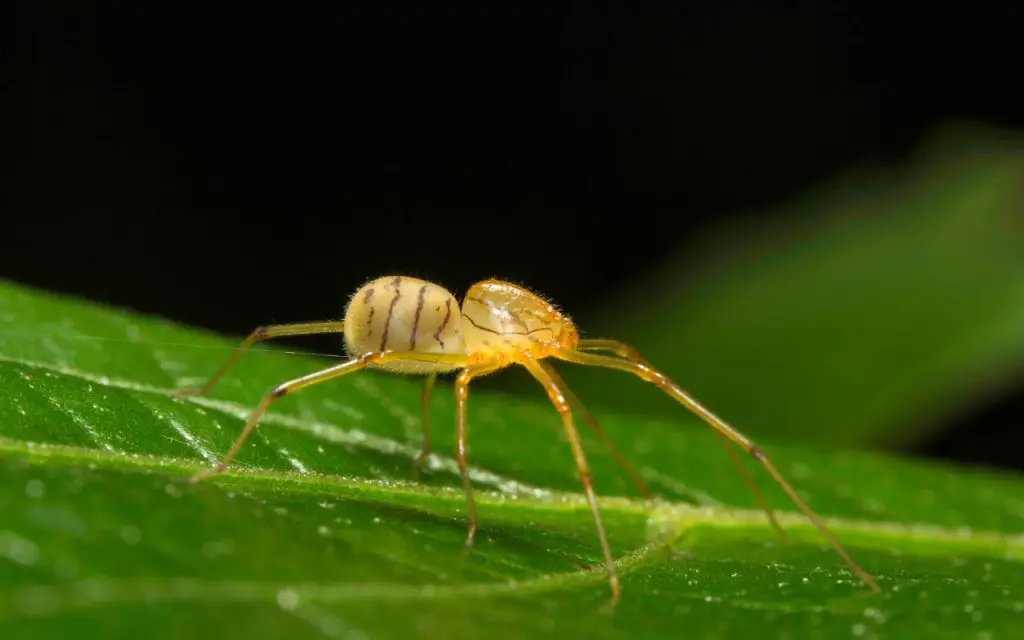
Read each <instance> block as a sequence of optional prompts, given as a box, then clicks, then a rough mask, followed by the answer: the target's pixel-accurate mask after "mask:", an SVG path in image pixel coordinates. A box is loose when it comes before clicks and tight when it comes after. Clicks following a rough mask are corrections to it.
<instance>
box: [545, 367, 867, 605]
mask: <svg viewBox="0 0 1024 640" xmlns="http://www.w3.org/2000/svg"><path fill="white" fill-rule="evenodd" d="M554 355H555V357H557V358H559V359H561V360H565V361H567V362H574V363H576V364H582V365H589V366H595V367H604V368H607V369H618V370H619V371H625V372H627V373H632V374H633V375H635V376H637V377H639V378H641V379H642V380H646V381H647V382H650V383H652V384H654V385H655V386H657V387H658V388H659V389H661V390H662V391H664V392H665V393H667V394H668V395H669V396H671V397H672V398H673V399H674V400H676V401H677V402H679V403H680V404H681V405H683V406H684V407H686V408H687V409H689V410H690V411H692V412H693V413H695V414H697V416H699V417H700V418H701V419H702V420H704V422H706V423H708V425H710V426H711V427H712V428H713V429H715V430H716V431H718V432H719V433H720V434H722V435H723V436H725V437H727V438H729V440H731V441H732V442H734V443H736V444H737V445H739V446H740V447H741V448H742V449H743V450H744V451H746V452H747V454H749V455H750V457H752V458H754V460H757V461H758V462H759V463H760V464H761V466H762V467H764V468H765V470H766V471H767V472H768V473H769V475H771V476H772V478H773V479H774V480H775V482H776V483H778V485H779V486H780V487H782V490H783V491H785V492H786V494H787V495H788V496H789V498H790V499H791V500H792V501H793V503H794V504H796V506H797V507H799V509H800V511H802V512H803V514H804V515H805V516H807V519H808V520H810V521H811V522H812V523H813V524H814V526H815V527H816V528H817V529H818V531H819V532H820V533H821V535H822V536H823V537H824V538H825V539H826V540H827V541H828V542H829V544H831V545H832V548H833V549H835V551H836V553H838V554H839V556H840V557H841V558H843V560H844V561H846V564H847V566H849V567H850V570H851V571H852V572H853V573H854V574H855V575H856V576H857V577H859V578H860V579H861V580H862V581H863V582H864V583H865V584H866V585H868V587H870V588H871V590H872V591H880V589H879V587H878V583H876V582H875V580H874V578H872V577H871V576H870V575H868V573H867V572H865V571H864V570H863V569H861V568H860V566H858V565H857V563H855V562H854V561H853V559H852V558H851V557H850V555H849V554H848V553H847V552H846V550H845V549H844V548H843V546H842V545H841V544H839V541H838V540H837V539H836V538H835V536H833V535H832V532H830V531H829V529H828V527H827V526H826V525H825V522H824V521H823V520H822V519H821V518H820V517H818V515H817V514H815V513H814V511H812V510H811V508H810V507H809V506H807V503H806V502H804V500H803V498H801V497H800V495H799V494H798V493H797V492H796V491H795V490H794V489H793V487H791V486H790V484H789V483H788V482H787V481H786V479H785V478H784V477H783V476H782V474H781V473H780V472H779V470H778V469H776V467H775V465H774V464H772V462H771V461H770V460H769V459H768V457H767V456H765V454H764V452H762V451H761V449H760V448H759V447H758V446H757V445H756V444H754V442H753V441H752V440H750V439H749V438H747V437H746V436H744V435H743V434H742V433H740V432H739V431H737V430H736V429H733V428H732V427H730V426H729V425H728V424H727V423H726V422H725V421H724V420H722V419H721V418H719V417H718V416H716V415H715V414H713V413H711V411H709V410H708V409H707V408H705V407H704V406H703V405H702V404H700V403H699V402H697V400H696V399H694V398H693V397H691V396H690V395H689V394H688V393H686V392H685V391H683V390H682V389H681V388H680V387H679V386H678V385H676V384H675V383H674V382H672V381H671V380H670V379H669V378H668V377H667V376H665V375H664V374H662V373H660V372H659V371H657V370H656V369H654V368H653V367H651V366H650V365H649V364H647V363H646V362H635V361H631V360H625V359H622V358H614V357H611V356H603V355H597V354H593V353H585V352H582V351H573V350H562V351H558V352H556V353H555V354H554Z"/></svg>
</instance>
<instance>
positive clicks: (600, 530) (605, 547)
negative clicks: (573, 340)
mask: <svg viewBox="0 0 1024 640" xmlns="http://www.w3.org/2000/svg"><path fill="white" fill-rule="evenodd" d="M523 365H524V366H525V367H526V369H527V370H528V371H529V372H530V373H531V374H532V375H533V377H534V378H536V379H537V382H539V383H540V384H541V386H543V387H544V390H545V391H547V394H548V398H550V399H551V403H552V404H554V405H555V409H557V410H558V413H559V415H561V416H562V424H563V425H564V426H565V433H566V435H568V436H569V446H571V447H572V455H573V458H575V460H576V471H577V473H578V474H579V478H580V483H581V484H582V485H583V491H584V493H585V494H586V496H587V502H588V503H589V504H590V512H591V513H592V514H593V516H594V523H595V525H596V526H597V536H598V539H599V540H600V542H601V551H602V552H603V553H604V559H605V564H606V565H607V567H608V583H609V586H610V587H611V590H612V603H613V604H615V603H617V602H618V601H619V594H620V588H619V575H618V572H617V571H616V569H615V560H614V558H613V557H612V550H611V547H610V546H609V544H608V535H607V534H606V533H605V530H604V522H603V521H602V520H601V512H600V510H599V509H598V507H597V496H596V494H595V493H594V485H593V482H592V481H591V477H590V467H589V466H588V465H587V458H586V456H585V455H584V454H583V445H582V443H581V442H580V436H579V433H578V432H577V431H576V426H575V425H574V424H573V420H572V407H571V406H570V403H569V399H568V397H567V396H566V393H565V389H564V388H563V387H562V386H560V385H559V384H558V382H556V380H555V378H553V377H552V376H551V375H550V373H549V370H548V368H546V367H542V366H541V364H540V362H538V361H537V360H535V359H533V358H526V359H525V360H524V361H523Z"/></svg>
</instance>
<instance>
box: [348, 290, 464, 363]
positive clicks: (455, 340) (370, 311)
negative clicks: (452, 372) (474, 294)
mask: <svg viewBox="0 0 1024 640" xmlns="http://www.w3.org/2000/svg"><path fill="white" fill-rule="evenodd" d="M345 348H346V350H347V351H348V353H349V355H352V356H361V355H364V354H367V353H374V352H379V351H415V352H419V353H450V354H465V353H466V347H465V343H464V342H463V337H462V318H461V315H460V313H459V305H458V302H457V301H456V300H455V297H454V296H452V294H451V293H449V292H448V291H447V290H445V289H444V288H442V287H440V286H438V285H436V284H433V283H431V282H427V281H425V280H419V279H417V278H410V277H407V276H385V277H383V278H377V279H376V280H373V281H371V282H368V283H367V284H365V285H363V286H362V287H361V288H360V289H359V290H358V291H356V293H355V295H354V296H352V299H351V300H350V301H349V305H348V309H347V310H346V312H345ZM385 368H387V369H391V370H393V371H403V370H407V371H409V372H416V371H422V370H424V369H425V367H424V366H423V365H422V364H421V363H409V364H408V366H406V365H404V364H398V363H396V364H389V365H387V366H386V367H385ZM426 368H428V369H430V370H441V369H444V368H450V367H436V366H431V367H426Z"/></svg>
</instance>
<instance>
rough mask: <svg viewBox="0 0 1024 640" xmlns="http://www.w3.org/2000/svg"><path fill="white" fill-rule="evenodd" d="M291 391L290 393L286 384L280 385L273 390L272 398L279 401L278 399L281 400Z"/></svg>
mask: <svg viewBox="0 0 1024 640" xmlns="http://www.w3.org/2000/svg"><path fill="white" fill-rule="evenodd" d="M289 391H290V389H289V387H288V385H284V384H282V385H278V386H276V387H274V388H273V390H271V392H270V397H271V398H274V399H277V398H280V397H281V396H284V395H288V392H289Z"/></svg>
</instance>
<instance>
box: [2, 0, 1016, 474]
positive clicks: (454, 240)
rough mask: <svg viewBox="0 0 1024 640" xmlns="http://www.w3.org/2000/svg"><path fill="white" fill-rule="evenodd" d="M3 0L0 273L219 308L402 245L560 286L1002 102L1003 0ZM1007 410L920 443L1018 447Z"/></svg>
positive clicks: (972, 451) (631, 271)
mask: <svg viewBox="0 0 1024 640" xmlns="http://www.w3.org/2000/svg"><path fill="white" fill-rule="evenodd" d="M14 7H15V8H14V11H15V14H14V20H13V22H12V24H13V25H14V26H15V33H14V41H13V42H14V46H13V48H12V49H7V48H6V47H5V51H4V52H3V53H2V56H3V59H4V60H3V64H4V65H5V67H6V71H5V72H4V75H5V77H6V78H7V79H8V81H7V82H5V85H6V86H5V88H4V94H5V96H6V97H5V102H6V103H7V105H8V107H9V108H11V111H10V112H9V113H8V116H7V117H6V118H5V119H6V121H7V125H8V127H9V132H8V135H7V136H6V139H7V140H8V141H10V142H12V143H13V144H4V145H3V146H4V147H5V150H6V151H7V152H8V153H9V154H10V158H9V160H10V161H11V165H12V168H13V174H12V175H13V180H11V181H10V182H9V183H8V184H7V186H6V188H5V189H4V199H5V202H4V214H3V216H4V219H5V225H4V227H5V230H4V234H5V236H6V240H7V241H6V242H4V249H3V253H2V255H0V275H2V276H4V277H9V278H13V279H15V280H19V281H22V282H25V283H29V284H33V285H36V286H41V287H46V288H50V289H55V290H58V291H64V292H70V293H75V294H78V295H81V296H84V297H88V298H92V299H96V300H101V301H107V302H112V303H116V304H119V305H124V306H129V307H132V308H134V309H137V310H140V311H145V312H151V313H158V314H161V315H164V316H167V317H171V318H174V319H178V320H181V321H183V322H186V323H191V324H196V325H201V326H206V327H210V328H213V329H216V330H219V331H224V332H232V333H236V334H241V333H245V332H247V331H248V330H250V329H251V328H252V327H253V326H255V325H257V324H263V323H268V322H274V321H295V320H312V319H324V318H330V317H336V316H338V315H340V313H341V311H342V307H343V305H344V302H345V299H346V296H347V295H348V294H349V293H350V291H351V290H352V289H353V288H354V287H355V286H357V285H358V284H359V283H361V282H362V281H363V280H365V279H368V278H370V277H373V276H377V275H380V274H384V273H396V272H397V273H405V274H409V275H417V276H420V277H426V278H429V279H432V280H436V281H439V282H442V283H444V284H445V285H447V286H448V287H449V288H451V289H452V290H454V291H459V290H462V289H464V288H465V287H466V286H467V285H468V284H470V283H471V282H472V281H474V280H477V279H480V278H482V277H487V276H492V275H497V276H501V277H507V278H510V279H514V280H517V281H521V282H526V283H529V284H530V285H531V286H533V287H535V288H537V289H538V290H540V291H543V292H545V293H546V294H548V295H549V296H551V297H552V298H554V299H555V300H557V301H559V303H560V304H562V305H563V306H564V307H566V308H567V309H569V310H570V311H572V310H574V309H579V308H583V307H585V306H586V305H587V303H588V301H591V300H594V299H596V296H599V295H601V292H602V291H603V290H604V289H606V288H607V287H609V286H612V285H614V284H616V283H621V282H626V281H628V280H629V279H631V278H635V277H637V276H639V275H641V274H642V273H643V270H644V269H646V268H648V267H650V266H651V265H653V264H656V263H657V261H658V260H659V259H660V258H661V257H663V256H664V255H665V254H666V252H668V251H669V250H670V249H671V248H672V247H674V246H677V245H678V244H679V243H680V242H684V241H686V240H687V239H689V238H692V237H694V236H695V234H697V233H699V232H700V231H701V230H703V229H704V228H706V227H707V226H708V225H709V224H711V223H722V222H726V223H727V222H728V220H729V219H730V217H731V216H735V215H738V214H740V213H744V212H749V211H754V210H757V209H759V208H766V207H768V206H771V205H774V204H776V203H778V202H780V201H782V200H784V199H785V198H787V197H789V196H791V195H793V194H794V193H798V192H799V191H800V190H802V189H804V188H806V187H808V186H810V185H814V184H818V183H820V182H821V181H822V180H826V179H827V178H829V177H830V176H832V175H834V173H835V172H837V171H839V170H841V169H843V168H845V167H848V166H850V165H852V164H855V163H860V162H864V161H877V162H886V163H893V164H897V163H899V162H900V161H901V160H902V159H903V158H904V157H905V156H906V154H907V153H909V152H910V151H911V150H912V149H913V148H914V147H915V145H916V144H917V143H918V142H919V141H920V139H921V138H922V136H924V135H925V134H927V133H928V132H930V131H932V130H933V128H934V127H935V126H936V125H938V124H939V123H942V122H945V121H949V120H952V119H967V120H972V121H979V122H983V123H988V124H993V125H998V126H1003V127H1009V128H1021V127H1024V88H1022V86H1024V83H1022V82H1021V81H1020V77H1021V75H1020V63H1021V61H1022V60H1024V46H1022V45H1021V44H1020V43H1021V42H1024V38H1021V37H1020V24H1022V23H1024V22H1022V19H1024V4H1021V3H1019V2H1006V3H999V2H988V3H967V2H961V3H953V2H924V1H922V2H853V1H846V2H840V1H838V0H827V1H824V2H814V3H811V2H803V3H788V4H786V5H785V6H783V5H782V4H781V3H758V2H750V1H740V0H733V1H731V2H728V1H727V2H715V3H711V2H703V3H654V4H649V5H644V6H635V5H634V6H630V7H629V8H628V9H624V8H621V7H620V8H614V7H612V6H610V5H607V4H601V5H600V6H598V5H597V4H596V3H593V4H585V3H577V4H556V3H536V4H535V5H530V6H525V5H524V4H523V3H476V4H470V5H465V6H460V7H458V8H457V9H442V8H440V7H439V6H437V5H436V4H434V3H423V4H410V5H400V6H386V5H384V4H380V3H368V6H363V4H362V3H351V2H335V3H316V2H310V3H294V2H291V3H276V4H275V3H271V4H268V5H263V6H257V5H238V8H236V9H234V10H228V9H221V8H215V7H212V6H209V5H205V4H197V5H195V6H192V5H188V4H185V3H168V4H167V5H166V6H163V5H153V4H150V3H140V4H133V5H131V6H120V7H117V8H116V9H115V8H112V7H111V6H108V7H107V8H105V9H101V10H100V9H96V8H94V7H88V6H84V5H83V4H81V3H71V2H66V3H63V4H62V3H59V2H58V3H31V2H28V0H20V1H19V2H17V3H15V5H14ZM623 215H625V216H626V218H627V219H628V220H629V224H626V225H623V224H618V223H616V222H615V220H617V219H618V220H621V219H622V216H623ZM668 219H671V220H672V221H673V223H672V224H671V225H667V224H665V223H664V222H663V221H665V220H668ZM656 222H657V224H655V223H656ZM673 229H674V230H673ZM335 347H336V345H335ZM1021 416H1024V403H1022V401H1021V400H1020V399H1018V398H1015V397H1012V396H1010V395H1008V396H1007V397H1005V398H1003V399H1000V400H997V401H996V402H994V403H993V404H992V405H991V406H989V407H987V408H985V409H984V410H983V411H982V412H981V413H980V414H978V415H973V416H967V417H966V418H962V419H960V420H959V421H958V422H957V423H956V424H951V425H950V428H949V430H948V431H947V432H946V433H945V434H944V435H943V436H942V437H940V438H938V439H937V440H935V441H932V442H929V443H926V444H925V445H923V446H922V447H921V449H920V452H922V453H925V454H929V455H938V456H943V457H951V458H954V459H959V460H976V461H983V462H987V463H990V464H999V465H1004V466H1010V467H1017V468H1022V465H1024V459H1022V456H1019V455H1017V454H1016V453H1015V449H1014V448H1013V447H1007V446H1005V440H1004V441H1003V442H1002V443H997V442H992V441H990V440H991V439H992V438H995V437H997V436H1004V435H1005V434H1018V438H1019V433H1020V432H1021V430H1020V429H1019V425H1020V418H1021ZM987 440H988V441H987Z"/></svg>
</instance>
